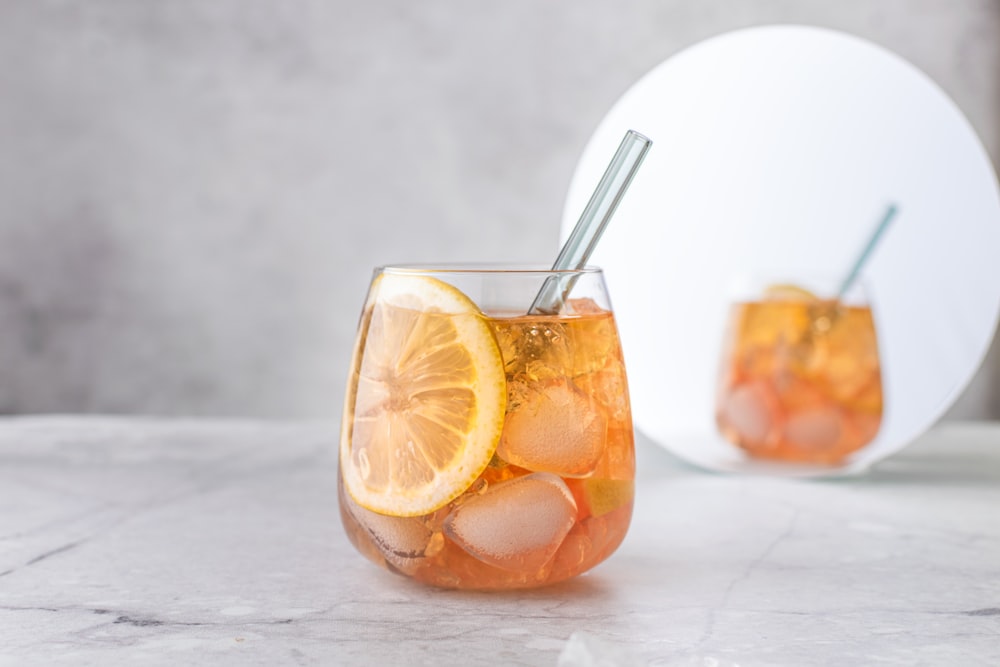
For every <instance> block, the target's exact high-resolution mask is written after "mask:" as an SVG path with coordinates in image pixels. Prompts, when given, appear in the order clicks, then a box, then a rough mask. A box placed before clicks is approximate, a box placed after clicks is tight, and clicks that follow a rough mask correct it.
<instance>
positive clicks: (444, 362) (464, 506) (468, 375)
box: [339, 267, 635, 589]
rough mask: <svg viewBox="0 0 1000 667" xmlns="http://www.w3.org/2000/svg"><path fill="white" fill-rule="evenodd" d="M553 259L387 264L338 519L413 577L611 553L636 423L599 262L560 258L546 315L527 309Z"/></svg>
mask: <svg viewBox="0 0 1000 667" xmlns="http://www.w3.org/2000/svg"><path fill="white" fill-rule="evenodd" d="M553 275H554V274H553V272H549V271H542V270H528V269H509V268H486V267H473V268H461V267H453V268H444V269H428V268H421V267H394V268H382V269H379V270H377V271H376V273H375V276H374V279H373V281H372V284H371V287H370V290H369V295H368V300H367V303H366V305H365V307H364V312H363V314H362V318H361V324H360V327H359V332H358V337H357V343H356V346H355V352H354V358H353V361H352V368H351V371H350V377H349V379H348V386H347V395H346V401H345V406H344V417H343V426H342V433H341V449H340V474H339V497H340V511H341V517H342V520H343V524H344V527H345V529H346V531H347V535H348V536H349V538H350V540H351V542H352V543H353V544H354V546H355V547H356V548H357V549H358V551H360V552H361V553H362V554H363V555H365V556H366V557H367V558H369V559H370V560H372V561H374V562H375V563H377V564H378V565H381V566H383V567H385V568H387V569H389V570H391V571H393V572H396V573H398V574H402V575H405V576H407V577H412V578H413V579H415V580H417V581H421V582H424V583H428V584H432V585H436V586H444V587H450V588H470V589H504V588H524V587H533V586H540V585H544V584H549V583H554V582H557V581H561V580H564V579H567V578H569V577H573V576H575V575H577V574H580V573H582V572H584V571H586V570H588V569H590V568H591V567H593V566H594V565H596V564H598V563H600V562H601V561H603V560H604V559H605V558H607V557H608V556H609V555H610V554H611V553H612V552H613V551H614V550H615V549H616V548H617V547H618V545H619V544H620V543H621V541H622V539H623V538H624V536H625V533H626V530H627V529H628V525H629V521H630V518H631V515H632V499H633V488H634V475H635V458H634V449H633V431H632V421H631V413H630V408H629V400H628V388H627V385H626V379H625V367H624V363H623V360H622V351H621V346H620V344H619V339H618V332H617V328H616V326H615V320H614V316H613V314H612V311H611V308H610V304H609V301H608V297H607V292H606V290H605V286H604V281H603V276H602V274H601V272H600V270H598V269H585V270H581V271H565V272H558V277H559V279H560V280H565V281H567V282H566V284H568V285H571V286H572V289H571V293H570V296H569V298H568V300H567V301H566V302H565V304H564V305H563V307H562V308H561V310H560V311H559V312H558V314H552V315H548V314H539V315H528V314H526V311H527V309H528V307H529V306H530V305H531V303H532V300H533V298H534V296H535V294H536V293H537V292H538V290H539V288H540V287H541V286H542V284H543V283H544V281H545V280H546V279H548V278H550V277H552V276H553Z"/></svg>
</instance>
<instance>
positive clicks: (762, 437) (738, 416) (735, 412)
mask: <svg viewBox="0 0 1000 667" xmlns="http://www.w3.org/2000/svg"><path fill="white" fill-rule="evenodd" d="M776 410H777V397H776V396H775V395H774V390H773V389H771V388H770V387H769V386H768V385H767V384H766V383H764V382H747V383H745V384H742V385H739V386H737V387H734V388H732V389H731V390H729V391H728V392H727V393H726V394H725V395H724V396H723V398H722V401H721V402H720V404H719V421H720V424H721V425H722V426H723V427H725V428H727V430H731V431H734V432H735V435H736V436H737V437H738V438H739V440H740V441H741V442H743V443H746V444H748V445H763V444H764V443H765V442H766V441H767V439H768V437H769V436H770V435H771V429H772V428H774V422H775V415H774V413H775V411H776Z"/></svg>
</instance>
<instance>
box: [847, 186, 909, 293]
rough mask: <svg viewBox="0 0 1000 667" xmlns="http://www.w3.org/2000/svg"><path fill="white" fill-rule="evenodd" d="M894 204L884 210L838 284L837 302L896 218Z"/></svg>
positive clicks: (855, 278)
mask: <svg viewBox="0 0 1000 667" xmlns="http://www.w3.org/2000/svg"><path fill="white" fill-rule="evenodd" d="M897 210H898V209H897V208H896V205H895V204H889V207H888V208H887V209H886V210H885V214H884V215H883V216H882V220H881V221H879V223H878V224H877V225H876V226H875V231H873V232H872V235H871V237H870V238H869V239H868V243H866V244H865V246H864V248H862V249H861V253H860V254H859V255H858V258H857V259H856V260H854V264H853V265H852V266H851V270H850V271H848V273H847V276H846V277H845V278H844V281H843V282H842V283H840V289H839V290H837V300H838V301H840V300H843V298H844V296H845V295H846V294H847V292H848V291H849V290H850V289H851V286H852V285H854V281H855V280H857V278H858V275H859V274H860V273H861V269H862V268H864V266H865V264H866V263H868V258H869V257H871V254H872V252H873V251H874V250H875V246H876V245H878V242H879V240H880V239H881V238H882V235H883V234H884V233H885V230H886V229H888V228H889V223H890V222H892V219H893V218H894V217H895V216H896V211H897Z"/></svg>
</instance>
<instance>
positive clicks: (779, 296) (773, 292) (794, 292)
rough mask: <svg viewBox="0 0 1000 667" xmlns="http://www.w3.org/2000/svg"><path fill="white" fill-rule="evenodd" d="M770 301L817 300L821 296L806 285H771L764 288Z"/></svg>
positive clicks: (765, 296) (765, 295)
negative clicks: (805, 286)
mask: <svg viewBox="0 0 1000 667" xmlns="http://www.w3.org/2000/svg"><path fill="white" fill-rule="evenodd" d="M764 298H765V299H767V300H769V301H817V300H819V297H818V296H816V295H815V294H813V293H812V292H810V291H809V290H807V289H806V288H804V287H799V286H798V285H792V284H778V285H769V286H768V287H767V289H765V290H764Z"/></svg>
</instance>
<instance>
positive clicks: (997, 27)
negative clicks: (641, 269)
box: [0, 0, 1000, 419]
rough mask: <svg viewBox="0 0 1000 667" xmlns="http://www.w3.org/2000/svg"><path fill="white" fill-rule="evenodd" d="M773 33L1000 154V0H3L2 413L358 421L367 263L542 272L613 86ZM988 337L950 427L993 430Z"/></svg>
mask: <svg viewBox="0 0 1000 667" xmlns="http://www.w3.org/2000/svg"><path fill="white" fill-rule="evenodd" d="M769 23H799V24H808V25H817V26H826V27H830V28H835V29H839V30H843V31H846V32H849V33H852V34H855V35H858V36H860V37H863V38H866V39H869V40H871V41H873V42H875V43H877V44H880V45H882V46H885V47H887V48H889V49H890V50H892V51H895V52H896V53H898V54H899V55H901V56H903V57H904V58H906V59H907V60H909V61H910V62H912V63H913V64H915V65H916V66H917V67H919V68H920V69H922V70H923V71H924V72H926V73H927V74H928V75H929V76H930V77H931V78H932V79H934V80H935V81H936V82H937V83H938V84H939V85H940V86H941V87H942V88H943V89H944V90H945V91H946V92H947V93H948V94H949V95H950V96H951V97H952V98H953V99H954V100H955V101H956V103H957V104H958V106H959V107H960V108H961V109H962V110H963V112H964V113H965V114H966V116H967V117H968V118H969V120H970V122H971V123H972V125H973V127H974V128H975V129H976V130H977V132H978V133H979V135H980V137H981V138H982V140H983V142H984V144H985V146H986V148H987V150H988V151H989V153H990V155H991V157H992V158H993V162H994V164H997V163H998V159H1000V0H880V1H879V2H871V1H869V0H841V1H838V2H832V1H827V0H822V1H821V0H624V1H622V2H614V3H611V2H602V1H599V0H580V1H578V2H573V3H556V2H538V1H537V0H510V1H508V2H504V3H496V2H485V1H481V0H474V1H471V2H457V1H454V0H453V1H450V2H449V1H446V0H423V1H422V2H419V3H410V2H404V1H403V0H398V1H394V2H390V1H387V0H373V1H369V2H364V3H356V2H355V3H346V2H340V1H320V0H314V1H302V0H292V1H286V2H265V1H264V0H212V1H211V2H204V1H196V0H171V1H168V2H134V1H131V0H90V1H89V2H86V3H79V2H70V1H59V2H56V1H53V0H5V2H3V3H0V413H3V414H20V413H40V412H60V413H68V412H72V413H80V412H101V413H144V414H162V415H229V416H257V417H288V418H301V417H308V418H312V417H318V418H334V419H335V418H339V414H340V407H341V397H342V395H343V386H344V382H345V378H346V369H347V364H348V361H349V356H350V348H351V345H352V342H353V337H354V330H355V326H356V324H357V319H358V315H359V313H360V309H361V305H362V301H363V299H364V295H365V290H366V288H367V284H368V281H369V278H370V276H371V270H372V268H373V267H374V266H375V265H377V264H384V263H391V262H400V261H449V260H450V261H456V260H477V261H491V260H494V261H517V262H542V263H548V262H550V261H551V260H552V258H554V256H555V254H556V252H557V250H558V244H559V224H560V220H561V213H562V206H563V200H564V198H565V195H566V191H567V188H568V186H569V181H570V178H571V176H572V174H573V170H574V167H575V164H576V161H577V160H578V159H579V157H580V154H581V153H582V151H583V148H584V146H585V144H586V142H587V140H588V139H589V137H590V135H591V133H592V132H593V130H594V129H595V127H596V126H597V124H598V122H599V121H600V120H601V118H602V117H603V115H604V114H605V113H606V112H607V110H608V109H609V108H610V106H611V105H612V104H613V103H614V102H615V101H616V99H617V98H618V97H619V96H620V95H621V94H622V93H623V92H624V91H625V90H626V89H627V88H628V87H629V86H630V85H631V84H632V83H634V82H635V81H636V80H637V79H638V78H639V77H641V76H642V75H643V74H645V73H646V72H647V71H648V70H650V69H651V68H652V67H654V66H655V65H656V64H658V63H659V62H661V61H662V60H664V59H665V58H667V57H669V56H670V55H672V54H674V53H676V52H678V51H679V50H681V49H683V48H684V47H686V46H689V45H691V44H693V43H695V42H698V41H700V40H702V39H705V38H707V37H710V36H713V35H717V34H719V33H723V32H727V31H729V30H733V29H736V28H741V27H747V26H753V25H762V24H769ZM678 224H680V223H678ZM942 224H947V221H942ZM998 250H1000V249H998ZM997 348H998V346H997V345H996V344H994V346H993V351H991V353H990V355H989V357H988V358H987V361H986V364H985V365H984V367H983V368H982V370H981V371H980V372H979V374H978V375H977V376H976V378H975V380H974V381H973V383H972V384H971V385H970V386H969V388H968V389H967V390H966V392H965V394H964V395H963V396H962V398H961V399H960V400H959V402H958V403H957V404H956V405H955V406H954V407H953V409H952V410H951V412H950V413H949V415H948V418H952V419H955V418H986V417H992V418H1000V353H998V351H997ZM933 353H934V351H928V354H933Z"/></svg>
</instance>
